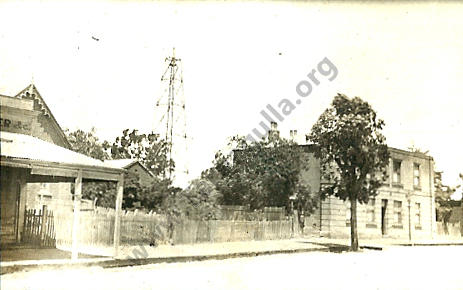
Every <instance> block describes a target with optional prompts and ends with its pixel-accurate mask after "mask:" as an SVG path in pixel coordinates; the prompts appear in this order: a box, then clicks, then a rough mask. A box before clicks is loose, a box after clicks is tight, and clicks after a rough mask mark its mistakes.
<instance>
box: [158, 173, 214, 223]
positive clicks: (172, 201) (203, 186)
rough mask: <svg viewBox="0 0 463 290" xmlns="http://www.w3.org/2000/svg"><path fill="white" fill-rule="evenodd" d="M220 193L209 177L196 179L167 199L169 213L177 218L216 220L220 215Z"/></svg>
mask: <svg viewBox="0 0 463 290" xmlns="http://www.w3.org/2000/svg"><path fill="white" fill-rule="evenodd" d="M219 198H220V193H219V192H218V191H217V190H216V188H215V186H214V184H212V182H210V181H209V180H207V179H195V180H193V181H192V182H191V183H190V184H189V186H188V187H187V188H186V189H184V190H182V191H180V192H177V193H176V194H172V195H170V196H168V197H167V198H166V199H165V206H164V208H165V209H166V211H167V213H168V214H170V215H172V216H175V217H176V218H180V217H183V218H188V219H190V220H214V219H218V218H219V217H220V210H219V207H218V200H219Z"/></svg>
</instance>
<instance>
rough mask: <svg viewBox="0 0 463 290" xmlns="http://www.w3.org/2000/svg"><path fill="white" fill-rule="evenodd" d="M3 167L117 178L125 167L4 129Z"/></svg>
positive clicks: (47, 172) (56, 174)
mask: <svg viewBox="0 0 463 290" xmlns="http://www.w3.org/2000/svg"><path fill="white" fill-rule="evenodd" d="M0 142H1V159H0V161H1V166H11V167H25V168H31V174H37V175H51V176H62V177H77V172H78V171H79V170H82V178H84V179H96V180H112V181H117V180H118V179H119V178H120V174H121V173H123V172H124V171H125V170H124V169H123V168H121V167H118V166H114V165H111V164H106V163H103V162H102V161H100V160H97V159H93V158H90V157H88V156H86V155H83V154H80V153H77V152H74V151H72V150H69V149H66V148H63V147H60V146H58V145H55V144H52V143H49V142H46V141H43V140H40V139H38V138H35V137H32V136H28V135H23V134H17V133H11V132H3V131H2V132H0Z"/></svg>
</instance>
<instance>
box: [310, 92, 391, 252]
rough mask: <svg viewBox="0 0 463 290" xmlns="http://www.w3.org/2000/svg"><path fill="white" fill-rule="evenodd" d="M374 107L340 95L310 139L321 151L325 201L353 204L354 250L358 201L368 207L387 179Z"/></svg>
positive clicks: (382, 140) (386, 155)
mask: <svg viewBox="0 0 463 290" xmlns="http://www.w3.org/2000/svg"><path fill="white" fill-rule="evenodd" d="M383 127H384V121H383V120H381V119H378V118H377V116H376V112H375V111H374V110H373V109H372V108H371V106H370V105H369V104H368V103H367V102H365V101H363V100H362V99H360V98H359V97H355V98H353V99H349V98H348V97H346V96H345V95H342V94H338V95H337V96H335V97H334V100H333V102H332V104H331V107H330V108H328V109H326V110H325V111H324V112H323V113H322V115H321V116H320V117H319V119H318V121H317V122H316V123H315V125H314V126H313V127H312V132H311V133H310V135H309V139H310V140H311V141H312V142H313V143H315V144H316V145H317V146H318V147H319V150H318V151H317V153H316V156H317V157H319V158H320V160H321V165H322V175H323V178H324V179H326V181H328V184H327V185H326V186H323V187H322V189H321V195H322V198H325V197H326V196H329V195H334V196H336V197H338V198H340V199H342V200H344V201H345V200H349V201H350V203H351V223H350V224H351V248H352V250H353V251H357V250H358V233H357V201H358V202H360V203H366V202H368V200H369V199H370V197H373V196H375V195H376V194H377V189H378V188H379V187H380V186H381V183H382V182H384V181H385V180H386V179H385V177H386V166H387V163H388V159H389V153H388V149H387V145H386V138H385V137H384V136H383V135H382V133H381V130H382V129H383Z"/></svg>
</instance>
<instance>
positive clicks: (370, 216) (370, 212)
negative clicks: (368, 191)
mask: <svg viewBox="0 0 463 290" xmlns="http://www.w3.org/2000/svg"><path fill="white" fill-rule="evenodd" d="M367 222H368V223H369V224H374V223H375V199H374V198H370V200H369V201H368V204H367Z"/></svg>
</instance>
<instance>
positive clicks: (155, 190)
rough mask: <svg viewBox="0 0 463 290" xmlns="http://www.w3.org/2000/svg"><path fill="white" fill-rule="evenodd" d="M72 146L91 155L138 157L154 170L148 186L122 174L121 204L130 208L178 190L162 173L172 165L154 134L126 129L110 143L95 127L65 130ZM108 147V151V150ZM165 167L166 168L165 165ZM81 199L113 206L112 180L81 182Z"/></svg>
mask: <svg viewBox="0 0 463 290" xmlns="http://www.w3.org/2000/svg"><path fill="white" fill-rule="evenodd" d="M66 133H67V136H68V140H69V142H70V144H71V146H72V149H73V150H74V151H76V152H79V153H82V154H85V155H87V156H90V157H92V158H95V159H99V160H108V159H121V158H131V159H138V160H140V161H141V162H142V163H144V164H145V165H146V166H147V167H148V168H151V170H152V172H153V173H154V174H155V176H156V177H155V178H153V181H152V184H151V185H150V186H141V184H140V182H139V178H138V176H137V175H136V174H133V173H130V172H127V173H126V174H125V177H124V200H123V204H122V206H123V208H132V207H134V205H135V203H136V202H140V204H141V206H142V207H144V208H146V209H154V208H155V207H157V206H159V205H160V204H162V201H163V199H164V198H165V197H166V196H168V195H169V194H170V193H172V192H174V191H176V190H178V189H176V188H174V187H172V184H171V181H170V180H168V179H164V178H163V173H164V172H165V170H168V168H169V166H173V162H169V161H168V159H167V157H166V156H167V155H166V145H167V144H166V143H165V142H164V141H163V140H160V139H159V136H158V135H156V134H153V133H151V134H148V135H146V134H138V132H137V131H136V130H132V132H130V133H129V130H128V129H126V130H124V131H123V132H122V136H120V137H117V138H116V140H115V142H114V143H109V142H107V141H104V142H100V141H99V139H98V137H96V135H95V129H94V128H92V130H91V131H90V132H84V131H82V130H76V131H73V132H70V131H69V130H66ZM108 151H110V153H108ZM166 168H167V169H166ZM82 196H83V198H85V199H91V200H95V199H96V200H97V205H99V206H102V207H112V208H113V207H114V206H115V200H116V185H115V184H114V183H112V182H85V183H84V184H83V186H82Z"/></svg>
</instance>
